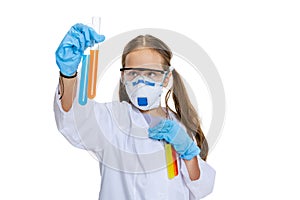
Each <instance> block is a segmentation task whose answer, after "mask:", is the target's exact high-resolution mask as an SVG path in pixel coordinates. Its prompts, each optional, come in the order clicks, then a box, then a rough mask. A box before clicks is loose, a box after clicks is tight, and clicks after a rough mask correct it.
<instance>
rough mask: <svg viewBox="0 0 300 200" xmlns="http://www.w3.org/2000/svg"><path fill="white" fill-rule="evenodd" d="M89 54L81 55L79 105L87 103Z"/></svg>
mask: <svg viewBox="0 0 300 200" xmlns="http://www.w3.org/2000/svg"><path fill="white" fill-rule="evenodd" d="M89 58H90V56H89V55H85V54H84V55H83V57H82V66H81V76H80V87H79V96H78V102H79V104H80V105H83V106H84V105H85V104H86V103H87V85H88V71H89V60H90V59H89Z"/></svg>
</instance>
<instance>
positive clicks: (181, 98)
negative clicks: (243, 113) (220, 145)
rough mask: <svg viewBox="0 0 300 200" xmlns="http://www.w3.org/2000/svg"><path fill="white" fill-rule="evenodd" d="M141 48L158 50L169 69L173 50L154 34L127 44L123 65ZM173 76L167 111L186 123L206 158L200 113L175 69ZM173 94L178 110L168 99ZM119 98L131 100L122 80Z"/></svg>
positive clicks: (202, 155) (166, 98) (205, 143)
mask: <svg viewBox="0 0 300 200" xmlns="http://www.w3.org/2000/svg"><path fill="white" fill-rule="evenodd" d="M141 48H142V49H144V48H147V49H151V50H153V51H156V52H158V53H159V54H160V55H161V56H162V58H163V61H164V63H162V64H163V65H164V66H166V68H167V69H164V70H168V68H169V67H170V65H171V64H170V61H171V58H172V52H171V50H170V48H169V47H168V46H167V45H166V44H165V43H164V42H163V41H161V40H160V39H158V38H156V37H154V36H152V35H139V36H137V37H136V38H134V39H133V40H131V41H130V42H129V43H128V44H127V45H126V46H125V48H124V50H123V54H122V66H123V67H125V60H126V56H127V55H128V54H129V53H130V52H132V51H136V50H138V49H141ZM172 76H173V86H172V88H170V89H169V91H168V92H167V94H166V97H165V104H166V109H167V112H168V111H169V110H170V111H171V112H173V113H174V114H175V116H176V117H177V119H178V120H179V121H181V122H182V123H183V125H185V127H186V130H187V133H188V134H189V136H190V137H191V138H195V139H196V142H197V145H198V146H199V148H200V149H201V153H200V157H201V158H202V159H203V160H206V158H207V154H208V143H207V140H206V138H205V136H204V134H203V132H202V129H201V126H200V120H199V117H198V114H197V112H196V110H195V108H194V107H193V105H192V103H191V101H190V99H189V96H188V94H187V91H186V88H185V86H184V83H183V81H182V78H181V76H180V75H179V74H178V72H177V71H176V70H175V69H174V70H173V71H172ZM171 95H172V98H173V101H174V105H175V110H176V111H174V110H172V109H171V108H170V107H169V105H168V100H169V98H170V96H171ZM119 99H120V101H127V102H130V100H129V97H128V95H127V93H126V90H125V86H124V84H123V83H122V82H121V80H120V85H119Z"/></svg>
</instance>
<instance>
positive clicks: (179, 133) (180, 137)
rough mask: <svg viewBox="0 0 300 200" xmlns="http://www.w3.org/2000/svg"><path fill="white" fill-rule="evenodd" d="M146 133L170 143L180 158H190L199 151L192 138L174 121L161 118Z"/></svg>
mask: <svg viewBox="0 0 300 200" xmlns="http://www.w3.org/2000/svg"><path fill="white" fill-rule="evenodd" d="M148 133H149V137H150V138H152V139H155V140H161V139H164V140H165V141H166V142H168V143H170V144H171V145H172V146H173V147H174V149H175V150H176V152H177V153H178V154H179V155H180V158H183V159H186V160H191V159H192V158H193V157H194V156H196V155H198V154H199V153H200V151H201V150H200V148H199V147H198V146H197V145H196V143H195V142H194V141H193V140H192V138H191V137H190V136H189V135H188V134H187V133H186V132H185V130H184V129H183V128H182V127H181V126H180V125H179V124H178V123H177V122H176V121H172V120H162V121H160V123H159V124H158V125H157V126H155V127H153V128H149V129H148Z"/></svg>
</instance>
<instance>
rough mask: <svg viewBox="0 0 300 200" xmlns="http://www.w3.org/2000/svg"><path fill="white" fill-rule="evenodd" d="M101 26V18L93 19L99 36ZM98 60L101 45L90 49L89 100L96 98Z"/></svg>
mask: <svg viewBox="0 0 300 200" xmlns="http://www.w3.org/2000/svg"><path fill="white" fill-rule="evenodd" d="M100 25H101V18H100V17H92V26H93V28H94V30H95V31H96V32H97V33H98V34H100ZM98 59H99V44H95V45H94V46H93V47H91V49H90V65H89V74H88V91H87V96H88V98H89V99H93V98H95V96H96V89H97V74H98Z"/></svg>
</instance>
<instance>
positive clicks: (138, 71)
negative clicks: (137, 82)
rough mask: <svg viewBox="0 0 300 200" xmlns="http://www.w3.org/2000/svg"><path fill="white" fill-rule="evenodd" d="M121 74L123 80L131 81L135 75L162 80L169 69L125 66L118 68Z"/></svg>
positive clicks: (157, 80) (156, 80)
mask: <svg viewBox="0 0 300 200" xmlns="http://www.w3.org/2000/svg"><path fill="white" fill-rule="evenodd" d="M120 71H121V72H124V74H123V80H124V81H132V80H134V79H135V78H136V77H139V76H144V77H147V78H149V79H151V80H152V81H155V82H163V81H164V79H165V77H166V75H167V74H168V72H169V71H164V70H158V69H149V68H130V67H125V68H121V69H120Z"/></svg>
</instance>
